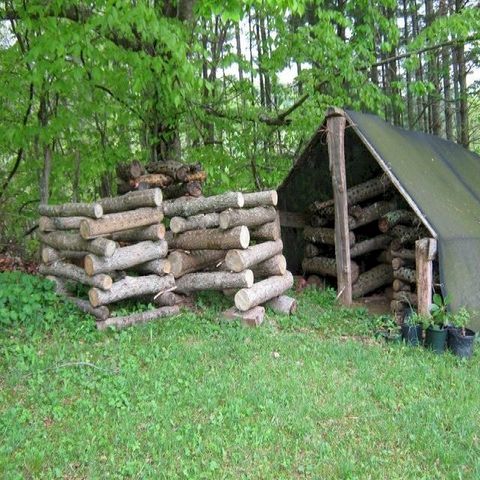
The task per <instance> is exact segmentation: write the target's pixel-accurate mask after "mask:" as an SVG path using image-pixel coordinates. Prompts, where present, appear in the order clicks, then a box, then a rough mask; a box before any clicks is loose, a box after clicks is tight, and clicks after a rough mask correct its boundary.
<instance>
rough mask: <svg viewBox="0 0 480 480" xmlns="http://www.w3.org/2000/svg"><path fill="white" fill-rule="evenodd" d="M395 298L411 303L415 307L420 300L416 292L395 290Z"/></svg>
mask: <svg viewBox="0 0 480 480" xmlns="http://www.w3.org/2000/svg"><path fill="white" fill-rule="evenodd" d="M393 300H399V301H401V302H404V303H407V304H410V305H411V306H413V307H416V306H417V302H418V298H417V294H416V293H412V292H405V291H400V292H393Z"/></svg>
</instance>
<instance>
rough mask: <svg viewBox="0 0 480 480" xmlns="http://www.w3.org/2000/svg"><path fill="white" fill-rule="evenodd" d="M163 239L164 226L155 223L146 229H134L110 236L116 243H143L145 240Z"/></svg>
mask: <svg viewBox="0 0 480 480" xmlns="http://www.w3.org/2000/svg"><path fill="white" fill-rule="evenodd" d="M164 238H165V225H164V224H163V223H157V224H155V225H150V226H148V227H142V228H134V229H132V230H125V231H124V232H118V233H113V234H112V240H115V241H116V242H132V243H133V242H145V241H146V240H151V241H157V240H163V239H164Z"/></svg>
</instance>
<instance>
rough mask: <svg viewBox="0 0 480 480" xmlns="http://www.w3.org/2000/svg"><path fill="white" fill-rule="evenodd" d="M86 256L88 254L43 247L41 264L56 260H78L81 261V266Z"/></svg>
mask: <svg viewBox="0 0 480 480" xmlns="http://www.w3.org/2000/svg"><path fill="white" fill-rule="evenodd" d="M86 255H88V252H74V251H68V250H55V249H54V248H52V247H49V246H46V245H45V246H43V247H42V254H41V257H42V262H43V263H45V264H47V265H48V264H49V263H53V262H57V261H58V260H60V261H62V260H79V261H82V264H83V259H84V258H85V256H86Z"/></svg>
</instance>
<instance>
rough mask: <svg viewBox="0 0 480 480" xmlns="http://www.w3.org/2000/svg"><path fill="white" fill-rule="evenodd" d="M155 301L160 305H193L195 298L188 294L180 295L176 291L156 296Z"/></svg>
mask: <svg viewBox="0 0 480 480" xmlns="http://www.w3.org/2000/svg"><path fill="white" fill-rule="evenodd" d="M154 303H155V305H158V306H160V307H172V306H173V305H179V306H182V305H185V306H193V298H192V297H189V296H188V295H179V294H178V293H175V292H165V293H161V294H160V295H157V296H155V299H154Z"/></svg>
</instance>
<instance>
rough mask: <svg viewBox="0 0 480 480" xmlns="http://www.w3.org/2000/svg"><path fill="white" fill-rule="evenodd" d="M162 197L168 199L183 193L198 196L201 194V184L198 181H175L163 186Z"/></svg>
mask: <svg viewBox="0 0 480 480" xmlns="http://www.w3.org/2000/svg"><path fill="white" fill-rule="evenodd" d="M162 191H163V198H165V200H169V199H171V198H179V197H183V196H184V195H190V196H191V197H200V196H201V195H202V184H201V183H200V182H193V181H192V182H188V183H177V184H176V185H169V186H168V187H165V188H163V190H162Z"/></svg>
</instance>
